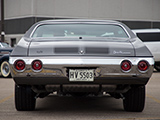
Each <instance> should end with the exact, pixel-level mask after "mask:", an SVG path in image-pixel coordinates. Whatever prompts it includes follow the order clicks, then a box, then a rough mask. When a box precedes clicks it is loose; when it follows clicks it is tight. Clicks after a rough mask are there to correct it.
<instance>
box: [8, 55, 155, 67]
mask: <svg viewBox="0 0 160 120" xmlns="http://www.w3.org/2000/svg"><path fill="white" fill-rule="evenodd" d="M18 59H22V60H24V61H25V63H26V64H27V65H30V64H31V63H32V61H33V60H37V59H39V60H41V61H42V63H43V64H44V65H51V64H52V65H120V64H121V62H122V61H123V60H129V61H130V62H131V63H132V65H137V64H138V62H139V61H141V60H146V61H148V63H149V65H154V59H153V58H151V57H140V58H139V57H98V58H97V57H96V58H93V57H86V58H83V57H70V58H67V57H10V59H9V62H10V64H11V65H13V64H14V62H15V61H16V60H18Z"/></svg>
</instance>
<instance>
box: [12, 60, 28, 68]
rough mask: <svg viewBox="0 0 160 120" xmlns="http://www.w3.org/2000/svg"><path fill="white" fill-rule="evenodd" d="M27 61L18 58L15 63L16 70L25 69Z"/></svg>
mask: <svg viewBox="0 0 160 120" xmlns="http://www.w3.org/2000/svg"><path fill="white" fill-rule="evenodd" d="M25 66H26V65H25V62H24V61H23V60H17V61H15V63H14V67H15V69H16V70H18V71H22V70H24V69H25Z"/></svg>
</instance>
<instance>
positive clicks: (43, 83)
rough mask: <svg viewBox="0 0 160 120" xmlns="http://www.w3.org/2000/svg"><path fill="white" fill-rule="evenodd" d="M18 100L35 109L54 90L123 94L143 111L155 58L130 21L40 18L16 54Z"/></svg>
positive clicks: (125, 100) (130, 108)
mask: <svg viewBox="0 0 160 120" xmlns="http://www.w3.org/2000/svg"><path fill="white" fill-rule="evenodd" d="M9 62H10V69H11V74H12V77H13V79H14V81H15V83H16V85H15V106H16V109H17V110H19V111H23V110H34V109H35V102H36V98H38V97H40V98H42V97H45V96H47V95H49V94H51V93H56V94H57V95H60V96H62V95H64V96H65V95H66V96H74V97H82V96H83V97H84V96H85V97H89V96H106V94H107V95H108V94H109V95H110V96H112V97H115V98H122V99H123V104H124V109H125V110H126V111H136V112H141V111H142V110H143V109H144V105H145V85H146V84H147V82H148V80H149V79H150V77H151V75H152V72H153V66H154V59H153V56H152V54H151V53H150V51H149V50H148V49H147V47H146V46H145V45H144V44H143V42H142V41H141V40H140V39H139V38H137V37H136V36H135V35H134V33H133V32H132V31H131V30H130V29H129V28H128V27H127V26H125V25H124V24H122V23H120V22H117V21H106V20H85V19H83V20H82V19H71V20H48V21H41V22H38V23H36V24H34V25H33V26H32V27H31V28H30V29H29V30H28V31H27V32H26V34H25V35H24V37H23V38H22V39H21V40H20V42H19V43H18V45H17V46H16V48H15V49H14V50H13V51H12V53H11V56H10V61H9Z"/></svg>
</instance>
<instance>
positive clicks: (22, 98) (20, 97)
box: [15, 85, 36, 111]
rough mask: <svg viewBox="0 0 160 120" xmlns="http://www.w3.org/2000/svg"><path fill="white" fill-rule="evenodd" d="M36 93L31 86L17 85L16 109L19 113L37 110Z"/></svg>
mask: <svg viewBox="0 0 160 120" xmlns="http://www.w3.org/2000/svg"><path fill="white" fill-rule="evenodd" d="M35 95H36V94H35V93H34V92H33V91H32V89H31V87H30V86H18V85H15V107H16V109H17V110H18V111H31V110H34V109H35V104H36V99H35Z"/></svg>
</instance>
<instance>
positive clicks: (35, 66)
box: [32, 60, 42, 71]
mask: <svg viewBox="0 0 160 120" xmlns="http://www.w3.org/2000/svg"><path fill="white" fill-rule="evenodd" d="M32 68H33V70H37V71H39V70H41V69H42V62H41V61H40V60H34V61H33V62H32Z"/></svg>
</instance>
